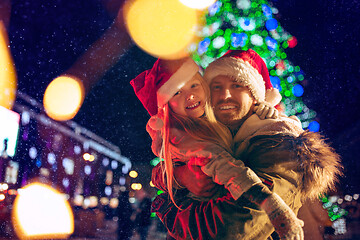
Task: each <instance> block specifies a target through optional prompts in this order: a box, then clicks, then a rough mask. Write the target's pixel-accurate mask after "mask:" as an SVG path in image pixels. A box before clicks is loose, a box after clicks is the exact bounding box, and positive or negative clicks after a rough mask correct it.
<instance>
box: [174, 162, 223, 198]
mask: <svg viewBox="0 0 360 240" xmlns="http://www.w3.org/2000/svg"><path fill="white" fill-rule="evenodd" d="M194 163H195V162H194V161H189V163H188V164H186V165H184V166H178V167H175V168H174V176H175V179H176V181H177V182H178V183H179V184H180V185H181V186H183V187H186V188H187V189H188V190H189V191H190V192H192V193H193V194H195V195H196V196H199V197H211V196H213V195H214V194H215V193H216V191H217V190H218V187H219V186H220V185H218V184H216V183H214V182H213V181H212V179H211V177H208V176H207V175H206V174H205V173H204V172H203V171H202V170H201V166H199V165H194Z"/></svg>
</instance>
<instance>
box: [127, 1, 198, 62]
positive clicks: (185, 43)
mask: <svg viewBox="0 0 360 240" xmlns="http://www.w3.org/2000/svg"><path fill="white" fill-rule="evenodd" d="M124 19H125V21H126V26H127V28H128V31H129V34H130V35H131V37H132V38H133V40H134V41H135V42H136V44H137V45H138V46H140V47H141V48H142V49H144V50H145V51H146V52H148V53H149V54H151V55H153V56H155V57H161V58H164V59H177V58H181V57H184V56H187V55H188V51H187V50H188V47H189V46H190V44H191V43H194V42H196V39H197V38H196V31H197V29H199V25H200V24H201V21H200V12H199V11H197V10H195V9H193V8H189V7H187V6H185V5H184V4H182V3H180V2H179V1H178V0H156V1H154V0H131V1H127V2H126V4H125V7H124Z"/></svg>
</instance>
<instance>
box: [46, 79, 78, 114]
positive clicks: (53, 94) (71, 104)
mask: <svg viewBox="0 0 360 240" xmlns="http://www.w3.org/2000/svg"><path fill="white" fill-rule="evenodd" d="M83 100H84V86H83V84H82V82H81V81H80V80H79V79H77V78H75V77H71V76H60V77H58V78H55V79H54V80H53V81H52V82H51V83H50V84H49V85H48V86H47V88H46V91H45V94H44V101H43V102H44V107H45V111H46V114H47V115H48V116H49V117H51V118H52V119H54V120H57V121H66V120H70V119H72V118H73V117H75V115H76V113H77V112H78V111H79V109H80V107H81V104H82V102H83Z"/></svg>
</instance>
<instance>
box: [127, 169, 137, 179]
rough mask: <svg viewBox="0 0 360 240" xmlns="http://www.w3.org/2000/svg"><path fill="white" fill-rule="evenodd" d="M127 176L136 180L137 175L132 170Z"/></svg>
mask: <svg viewBox="0 0 360 240" xmlns="http://www.w3.org/2000/svg"><path fill="white" fill-rule="evenodd" d="M129 176H130V177H132V178H136V177H137V176H138V173H137V171H134V170H132V171H130V172H129Z"/></svg>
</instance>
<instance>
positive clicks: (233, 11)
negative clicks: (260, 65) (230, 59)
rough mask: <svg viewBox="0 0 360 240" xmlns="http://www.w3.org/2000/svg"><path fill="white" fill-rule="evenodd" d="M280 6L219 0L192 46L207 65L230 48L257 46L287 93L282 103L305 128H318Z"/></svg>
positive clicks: (261, 0)
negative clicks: (290, 54)
mask: <svg viewBox="0 0 360 240" xmlns="http://www.w3.org/2000/svg"><path fill="white" fill-rule="evenodd" d="M277 13H278V10H277V9H276V8H275V7H273V6H271V5H270V4H269V2H268V1H266V0H254V1H250V0H237V1H234V0H219V1H217V2H215V3H214V4H213V5H212V6H211V7H209V9H208V13H207V15H206V25H205V26H204V27H203V28H202V29H201V31H200V33H199V34H200V36H201V38H202V40H201V41H200V42H199V43H198V44H197V45H196V46H193V48H192V55H193V58H194V60H195V61H196V62H197V63H198V64H199V65H201V66H202V67H204V68H206V67H207V65H208V64H209V63H211V62H212V61H214V59H216V58H218V57H220V56H222V55H223V54H224V53H225V52H226V51H227V50H229V49H242V50H247V49H249V48H251V49H253V50H255V51H256V52H257V53H258V54H259V55H260V56H261V57H262V58H263V59H264V60H265V62H266V64H267V67H268V69H269V72H270V79H271V82H272V84H273V86H274V87H275V88H277V89H279V91H280V93H281V95H282V96H283V99H282V102H281V107H282V109H283V110H284V112H285V114H287V115H289V116H290V115H296V116H297V117H298V118H299V119H300V120H301V122H302V127H303V128H304V129H307V128H308V129H310V130H311V131H318V130H319V124H318V123H317V122H316V121H314V118H315V116H316V113H315V112H314V111H313V110H311V109H309V108H308V107H307V106H306V105H305V104H304V103H303V101H302V99H301V96H302V95H303V92H304V90H303V87H302V84H301V82H302V81H303V80H304V73H303V71H302V70H301V69H300V67H299V66H294V65H293V64H292V63H291V62H290V61H289V60H288V59H287V55H286V52H285V50H286V49H287V48H288V47H290V48H293V47H295V46H296V44H297V40H296V38H295V37H294V36H292V35H290V34H289V33H287V32H286V31H285V30H284V29H283V28H282V27H281V25H280V23H279V22H278V21H277V20H276V14H277Z"/></svg>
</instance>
